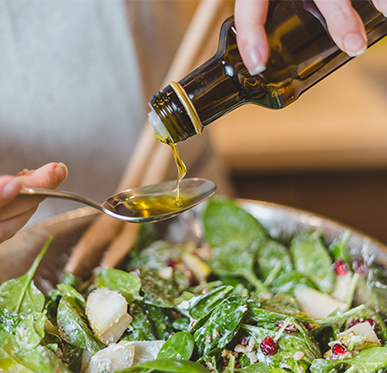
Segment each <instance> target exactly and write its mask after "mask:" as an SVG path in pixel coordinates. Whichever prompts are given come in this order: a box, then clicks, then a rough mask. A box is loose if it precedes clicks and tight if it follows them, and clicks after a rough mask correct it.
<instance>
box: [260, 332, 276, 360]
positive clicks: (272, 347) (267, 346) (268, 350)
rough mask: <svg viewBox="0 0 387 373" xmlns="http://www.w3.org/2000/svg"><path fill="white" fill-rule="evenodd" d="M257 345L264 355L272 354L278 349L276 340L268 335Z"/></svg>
mask: <svg viewBox="0 0 387 373" xmlns="http://www.w3.org/2000/svg"><path fill="white" fill-rule="evenodd" d="M259 347H260V348H261V351H262V353H263V354H264V355H265V356H271V355H274V354H275V353H276V352H277V350H278V346H277V342H276V341H275V340H274V338H273V337H270V336H267V337H265V338H264V339H263V341H262V342H261V344H260V345H259Z"/></svg>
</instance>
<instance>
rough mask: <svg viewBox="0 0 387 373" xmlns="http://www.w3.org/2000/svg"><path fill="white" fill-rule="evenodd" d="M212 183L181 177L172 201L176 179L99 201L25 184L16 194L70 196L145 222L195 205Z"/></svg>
mask: <svg viewBox="0 0 387 373" xmlns="http://www.w3.org/2000/svg"><path fill="white" fill-rule="evenodd" d="M215 189H216V186H215V184H214V183H213V182H212V181H209V180H204V179H196V178H195V179H183V180H182V181H181V182H180V183H179V201H176V181H167V182H164V183H159V184H153V185H148V186H144V187H140V188H133V189H128V190H125V191H123V192H120V193H117V194H115V195H113V196H111V197H110V198H108V199H107V200H106V201H105V202H104V203H102V204H99V203H96V202H94V201H92V200H90V199H88V198H85V197H82V196H80V195H77V194H74V193H69V192H61V191H58V190H51V189H39V188H28V187H24V189H23V190H22V191H21V192H20V195H25V196H34V197H52V198H62V199H70V200H72V201H77V202H80V203H84V204H86V205H88V206H91V207H94V208H96V209H97V210H100V211H102V212H104V213H105V214H108V215H110V216H112V217H114V218H117V219H120V220H124V221H128V222H131V223H147V222H153V221H160V220H165V219H169V218H172V217H174V216H176V215H178V214H181V213H182V212H184V211H186V210H188V209H190V208H192V207H194V206H196V205H198V204H199V203H201V202H202V201H204V200H205V199H206V198H208V197H210V196H211V195H212V194H214V193H215Z"/></svg>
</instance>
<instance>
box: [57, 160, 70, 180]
mask: <svg viewBox="0 0 387 373" xmlns="http://www.w3.org/2000/svg"><path fill="white" fill-rule="evenodd" d="M63 171H64V174H63ZM55 174H56V177H57V179H58V181H60V182H62V181H64V180H66V178H67V175H68V174H69V169H68V168H67V166H66V165H65V164H64V163H62V162H59V163H58V165H57V166H56V168H55Z"/></svg>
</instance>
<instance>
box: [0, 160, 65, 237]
mask: <svg viewBox="0 0 387 373" xmlns="http://www.w3.org/2000/svg"><path fill="white" fill-rule="evenodd" d="M66 177H67V167H66V165H64V164H63V163H55V162H53V163H48V164H46V165H44V166H42V167H40V168H38V169H37V170H31V171H29V170H24V171H21V172H19V173H18V174H17V175H16V176H11V175H2V176H0V243H1V242H3V241H5V240H6V239H8V238H11V237H12V236H13V235H14V234H15V233H16V232H17V231H18V230H19V229H21V228H22V227H23V226H24V225H25V224H26V223H27V222H28V220H29V219H30V218H31V216H32V215H33V214H34V212H35V211H36V209H37V208H38V205H39V203H40V202H41V201H42V199H41V198H30V197H18V194H19V192H20V190H21V189H22V188H23V186H24V185H25V186H28V187H36V188H50V189H55V188H56V187H58V186H59V185H60V184H61V183H62V181H64V180H65V179H66Z"/></svg>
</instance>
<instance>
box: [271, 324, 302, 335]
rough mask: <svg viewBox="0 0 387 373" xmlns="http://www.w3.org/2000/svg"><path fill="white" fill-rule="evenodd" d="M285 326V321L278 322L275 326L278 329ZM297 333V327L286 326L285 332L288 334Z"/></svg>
mask: <svg viewBox="0 0 387 373" xmlns="http://www.w3.org/2000/svg"><path fill="white" fill-rule="evenodd" d="M283 324H284V321H280V322H277V323H276V324H275V327H276V328H277V329H281V328H282V325H283ZM296 331H297V327H296V326H295V325H294V324H293V323H290V324H288V325H286V327H285V329H284V332H285V333H288V334H291V333H295V332H296Z"/></svg>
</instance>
